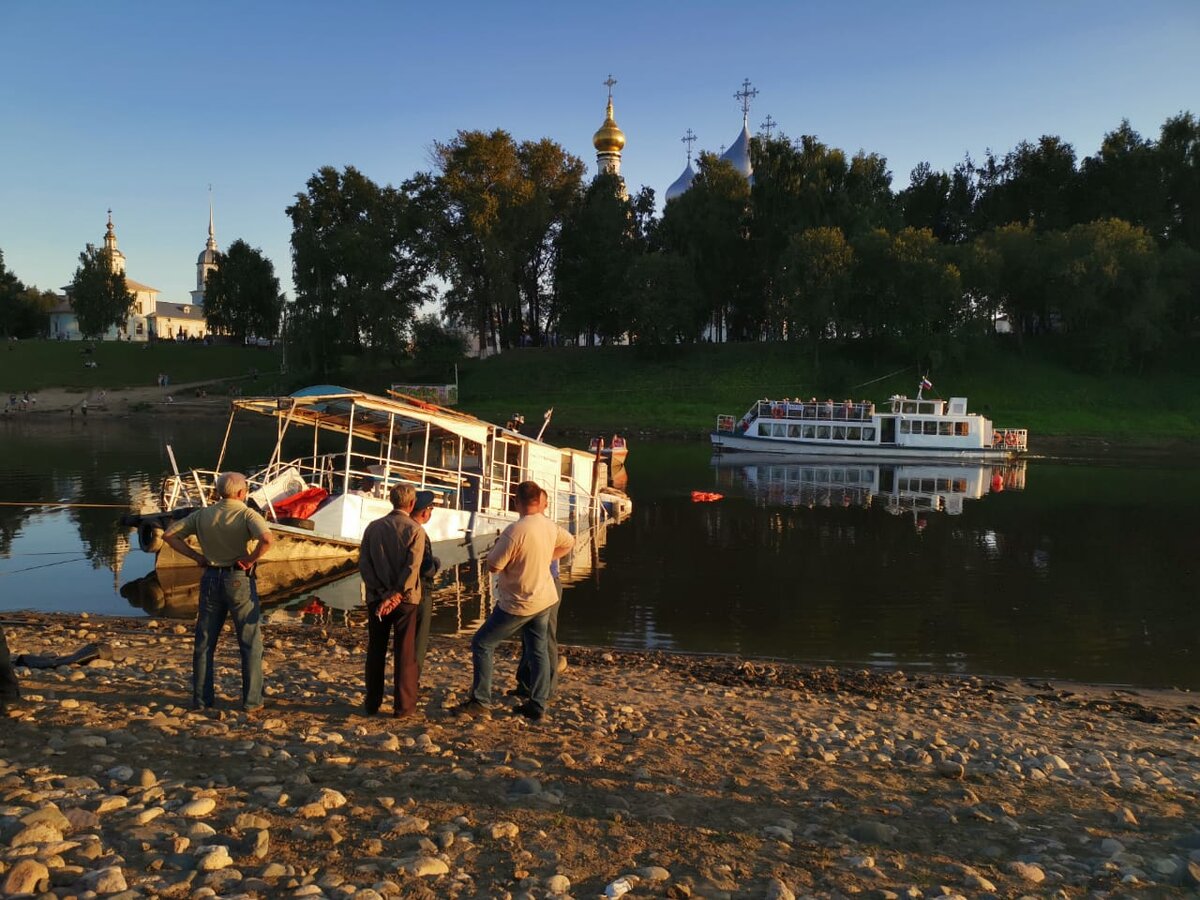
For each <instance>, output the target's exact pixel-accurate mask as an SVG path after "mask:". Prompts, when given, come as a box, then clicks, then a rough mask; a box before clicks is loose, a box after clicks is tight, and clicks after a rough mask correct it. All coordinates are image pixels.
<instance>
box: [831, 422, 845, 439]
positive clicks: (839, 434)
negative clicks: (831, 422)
mask: <svg viewBox="0 0 1200 900" xmlns="http://www.w3.org/2000/svg"><path fill="white" fill-rule="evenodd" d="M833 439H834V440H835V441H844V440H845V439H846V426H845V425H838V426H836V427H835V428H834V429H833Z"/></svg>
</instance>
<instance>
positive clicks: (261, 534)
mask: <svg viewBox="0 0 1200 900" xmlns="http://www.w3.org/2000/svg"><path fill="white" fill-rule="evenodd" d="M216 490H217V496H219V497H220V498H221V499H220V500H219V501H218V502H216V503H214V504H212V505H211V506H206V507H204V508H203V509H198V510H196V511H195V512H194V513H192V514H191V515H190V516H188V517H187V518H186V519H180V520H179V521H178V522H175V523H173V524H172V525H171V526H170V527H169V528H168V529H167V531H166V533H165V534H164V535H163V540H164V541H165V542H166V543H167V544H168V545H170V547H171V548H172V549H173V550H175V552H177V553H180V554H182V555H183V556H186V557H187V558H188V559H191V560H193V561H194V562H195V563H196V564H197V565H199V566H202V567H203V568H204V574H203V575H202V576H201V577H200V607H199V610H198V611H197V614H196V643H195V649H194V650H193V653H192V708H193V709H210V708H212V706H213V705H214V703H215V696H214V693H213V655H214V654H215V653H216V650H217V640H218V638H219V637H220V635H221V628H222V626H224V624H225V619H226V617H228V616H230V615H232V616H233V625H234V634H235V635H236V636H237V641H238V650H239V651H240V653H241V657H242V709H244V710H245V711H246V712H251V713H252V712H255V711H256V710H259V709H261V708H262V705H263V671H262V630H261V627H260V622H261V618H262V614H261V609H260V608H259V603H258V585H257V582H256V580H255V577H254V566H255V564H256V563H257V562H258V561H259V560H260V559H262V557H263V555H264V554H266V552H267V551H268V550H269V549H270V547H271V544H272V543H273V542H274V538H273V537H272V535H271V528H270V526H269V525H268V524H267V520H266V519H264V518H263V517H262V516H261V515H259V514H258V513H257V512H255V511H254V510H252V509H251V508H250V507H249V506H247V505H246V494H247V492H248V489H247V485H246V476H245V475H242V474H241V473H240V472H225V473H223V474H222V475H220V476H218V478H217V483H216ZM191 535H194V536H195V538H196V540H197V542H198V543H199V544H200V551H199V552H197V551H195V550H193V549H192V548H191V547H190V546H189V545H188V543H187V541H186V538H187V537H189V536H191ZM251 542H253V543H254V546H253V548H251V547H250V544H251Z"/></svg>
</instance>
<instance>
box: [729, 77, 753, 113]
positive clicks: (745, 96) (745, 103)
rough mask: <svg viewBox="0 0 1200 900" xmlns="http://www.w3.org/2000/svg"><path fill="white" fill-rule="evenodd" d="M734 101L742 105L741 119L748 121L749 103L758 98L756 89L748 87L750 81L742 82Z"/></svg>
mask: <svg viewBox="0 0 1200 900" xmlns="http://www.w3.org/2000/svg"><path fill="white" fill-rule="evenodd" d="M733 96H734V99H735V100H737V101H738V102H739V103H741V104H742V118H743V119H744V120H749V118H750V101H751V100H753V99H754V98H755V97H757V96H758V88H756V87H751V86H750V79H749V78H745V79H743V80H742V89H741V90H740V91H738V92H737V93H735V94H734V95H733Z"/></svg>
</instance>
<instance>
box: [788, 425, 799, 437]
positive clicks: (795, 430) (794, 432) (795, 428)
mask: <svg viewBox="0 0 1200 900" xmlns="http://www.w3.org/2000/svg"><path fill="white" fill-rule="evenodd" d="M788 437H791V438H798V437H800V426H799V425H789V426H788Z"/></svg>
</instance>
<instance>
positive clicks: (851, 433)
mask: <svg viewBox="0 0 1200 900" xmlns="http://www.w3.org/2000/svg"><path fill="white" fill-rule="evenodd" d="M846 437H847V438H849V439H850V440H852V441H861V440H862V429H861V428H860V427H859V426H857V425H851V426H850V427H849V428H847V429H846Z"/></svg>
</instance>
